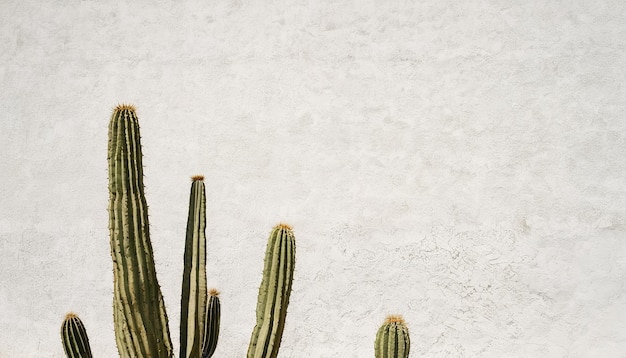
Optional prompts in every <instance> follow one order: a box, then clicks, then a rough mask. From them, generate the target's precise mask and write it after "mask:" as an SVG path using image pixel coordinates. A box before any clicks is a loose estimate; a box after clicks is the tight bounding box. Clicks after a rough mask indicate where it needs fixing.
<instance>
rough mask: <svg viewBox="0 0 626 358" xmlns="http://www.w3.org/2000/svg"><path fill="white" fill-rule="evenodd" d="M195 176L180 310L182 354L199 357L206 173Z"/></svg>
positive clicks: (203, 298)
mask: <svg viewBox="0 0 626 358" xmlns="http://www.w3.org/2000/svg"><path fill="white" fill-rule="evenodd" d="M191 180H192V183H191V194H190V198H189V215H188V217H187V237H186V240H185V259H184V268H183V288H182V295H181V312H180V357H181V358H183V357H184V358H198V357H200V355H201V354H202V342H203V338H204V337H203V334H204V326H205V324H204V315H205V310H206V305H207V284H206V236H205V228H206V198H205V190H204V182H203V180H204V177H203V176H200V175H197V176H194V177H192V178H191Z"/></svg>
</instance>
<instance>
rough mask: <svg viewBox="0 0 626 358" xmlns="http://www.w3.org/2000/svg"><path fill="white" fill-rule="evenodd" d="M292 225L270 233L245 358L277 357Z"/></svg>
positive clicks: (287, 288) (287, 286) (291, 253)
mask: <svg viewBox="0 0 626 358" xmlns="http://www.w3.org/2000/svg"><path fill="white" fill-rule="evenodd" d="M295 255H296V246H295V237H294V235H293V231H292V230H291V227H290V226H288V225H284V224H280V225H278V226H276V227H275V228H274V230H273V231H272V233H271V234H270V237H269V240H268V243H267V249H266V251H265V264H264V269H263V280H262V281H261V286H260V287H259V296H258V301H257V309H256V326H255V327H254V330H253V332H252V337H251V339H250V345H249V347H248V358H276V356H277V355H278V349H279V348H280V342H281V338H282V335H283V329H284V327H285V318H286V316H287V305H288V304H289V296H290V294H291V285H292V281H293V269H294V265H295V259H296V256H295Z"/></svg>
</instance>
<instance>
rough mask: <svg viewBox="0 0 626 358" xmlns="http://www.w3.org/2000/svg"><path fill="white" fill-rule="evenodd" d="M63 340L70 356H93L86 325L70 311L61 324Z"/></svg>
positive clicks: (78, 357)
mask: <svg viewBox="0 0 626 358" xmlns="http://www.w3.org/2000/svg"><path fill="white" fill-rule="evenodd" d="M61 340H62V342H63V349H64V350H65V355H66V356H67V357H68V358H91V347H89V338H88V337H87V330H86V329H85V325H84V324H83V322H82V321H81V320H80V318H78V316H77V315H76V314H74V313H68V314H67V315H66V316H65V320H64V321H63V324H62V325H61Z"/></svg>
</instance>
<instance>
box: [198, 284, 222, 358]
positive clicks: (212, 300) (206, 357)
mask: <svg viewBox="0 0 626 358" xmlns="http://www.w3.org/2000/svg"><path fill="white" fill-rule="evenodd" d="M219 294H220V293H219V292H217V290H216V289H212V290H210V291H209V295H210V297H209V304H208V305H207V306H206V312H205V315H204V317H205V321H204V342H203V344H202V358H211V356H212V355H213V353H214V352H215V348H216V347H217V339H218V338H219V334H220V298H219V297H218V295H219Z"/></svg>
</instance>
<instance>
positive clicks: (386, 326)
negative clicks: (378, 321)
mask: <svg viewBox="0 0 626 358" xmlns="http://www.w3.org/2000/svg"><path fill="white" fill-rule="evenodd" d="M410 348H411V342H410V339H409V329H408V328H407V326H406V324H405V323H404V319H402V317H400V316H388V317H387V319H386V320H385V323H383V325H382V326H381V327H380V328H379V329H378V333H377V334H376V342H375V343H374V351H375V354H376V358H408V357H409V350H410Z"/></svg>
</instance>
